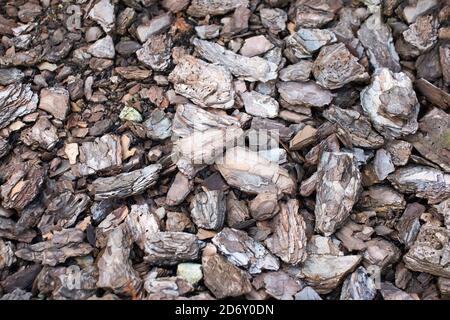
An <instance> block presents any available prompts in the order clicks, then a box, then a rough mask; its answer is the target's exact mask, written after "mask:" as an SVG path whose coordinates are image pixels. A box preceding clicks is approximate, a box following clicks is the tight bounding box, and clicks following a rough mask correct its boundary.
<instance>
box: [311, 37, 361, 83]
mask: <svg viewBox="0 0 450 320" xmlns="http://www.w3.org/2000/svg"><path fill="white" fill-rule="evenodd" d="M313 74H314V77H315V78H316V81H317V83H318V84H320V85H321V86H322V87H324V88H326V89H337V88H341V87H343V86H344V85H346V84H347V83H350V82H354V81H357V82H365V81H367V80H368V79H369V74H368V73H367V72H366V70H365V69H364V67H363V66H362V65H360V64H359V63H358V60H357V59H356V57H355V56H353V55H352V54H351V53H350V51H348V49H347V48H346V47H345V45H344V44H343V43H339V44H332V45H328V46H325V47H323V48H322V49H321V50H320V53H319V55H318V56H317V58H316V60H315V61H314V67H313Z"/></svg>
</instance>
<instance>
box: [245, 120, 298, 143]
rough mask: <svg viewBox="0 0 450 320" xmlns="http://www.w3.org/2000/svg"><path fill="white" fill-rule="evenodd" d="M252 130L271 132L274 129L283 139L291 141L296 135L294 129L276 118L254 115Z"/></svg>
mask: <svg viewBox="0 0 450 320" xmlns="http://www.w3.org/2000/svg"><path fill="white" fill-rule="evenodd" d="M250 129H251V130H256V131H258V130H267V131H268V132H269V133H270V132H272V131H274V132H275V133H276V135H277V136H279V138H280V140H281V141H284V142H286V141H289V140H290V139H291V138H292V136H293V135H294V130H292V129H291V128H289V127H288V126H285V125H284V124H283V123H280V122H278V121H276V120H271V119H265V118H260V117H254V118H253V119H252V125H251V127H250Z"/></svg>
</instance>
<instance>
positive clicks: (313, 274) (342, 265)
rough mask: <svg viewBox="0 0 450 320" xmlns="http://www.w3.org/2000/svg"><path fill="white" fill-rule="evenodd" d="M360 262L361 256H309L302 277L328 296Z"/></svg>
mask: <svg viewBox="0 0 450 320" xmlns="http://www.w3.org/2000/svg"><path fill="white" fill-rule="evenodd" d="M360 261H361V256H359V255H347V256H334V255H309V256H308V258H307V259H306V261H305V262H304V263H303V265H302V269H301V272H300V275H301V277H302V278H304V280H305V282H306V283H307V284H308V285H309V286H311V287H313V288H314V290H316V291H317V292H318V293H320V294H326V293H329V292H331V291H332V290H333V289H334V288H336V287H337V286H338V285H339V284H340V283H341V281H342V280H343V279H344V277H345V276H346V275H347V274H348V273H350V272H352V270H353V269H354V268H355V267H356V266H357V265H358V264H359V262H360Z"/></svg>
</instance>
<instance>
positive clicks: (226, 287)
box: [202, 253, 252, 299]
mask: <svg viewBox="0 0 450 320" xmlns="http://www.w3.org/2000/svg"><path fill="white" fill-rule="evenodd" d="M202 268H203V273H204V283H205V286H206V287H207V288H208V289H209V290H211V292H212V293H213V294H214V296H215V297H216V298H217V299H223V298H226V297H238V296H242V295H244V294H246V293H249V292H250V291H251V290H252V285H251V283H250V281H249V275H248V273H246V272H245V271H243V270H241V269H239V268H237V267H235V266H234V265H232V264H231V263H229V262H227V261H226V260H225V258H223V257H222V256H220V255H219V254H217V253H216V254H213V255H203V257H202Z"/></svg>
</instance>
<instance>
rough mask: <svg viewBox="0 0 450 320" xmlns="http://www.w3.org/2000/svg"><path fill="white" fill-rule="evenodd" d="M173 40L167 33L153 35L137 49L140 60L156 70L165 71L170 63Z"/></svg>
mask: <svg viewBox="0 0 450 320" xmlns="http://www.w3.org/2000/svg"><path fill="white" fill-rule="evenodd" d="M171 49H172V40H171V38H170V37H169V36H168V35H167V34H159V35H152V36H150V37H149V38H148V40H147V41H146V42H145V43H144V44H143V45H142V48H141V49H139V50H137V51H136V56H137V58H138V60H139V61H140V62H142V63H143V64H145V65H146V66H148V67H150V68H152V70H154V71H165V70H167V68H168V67H169V65H170V61H171V59H170V56H171Z"/></svg>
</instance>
